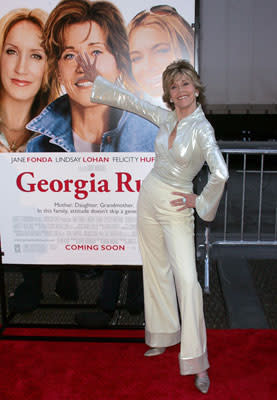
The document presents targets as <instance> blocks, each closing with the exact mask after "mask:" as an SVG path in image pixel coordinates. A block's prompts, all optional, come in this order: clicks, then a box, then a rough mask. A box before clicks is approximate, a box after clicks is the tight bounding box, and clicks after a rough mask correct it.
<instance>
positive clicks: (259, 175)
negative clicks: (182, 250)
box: [199, 144, 277, 293]
mask: <svg viewBox="0 0 277 400" xmlns="http://www.w3.org/2000/svg"><path fill="white" fill-rule="evenodd" d="M245 145H246V146H247V144H244V146H245ZM246 146H245V148H228V147H223V148H221V151H222V153H223V155H224V158H225V161H226V164H227V166H228V170H229V175H230V176H229V180H228V182H227V185H226V189H225V193H224V195H223V198H222V200H221V203H220V206H219V209H218V213H217V217H216V219H215V221H214V222H213V223H211V224H209V225H206V226H205V228H204V231H205V243H204V244H200V245H199V247H202V248H204V250H205V254H204V266H205V273H204V291H205V293H209V292H210V289H209V279H210V278H209V265H210V261H211V250H212V249H213V248H214V247H215V246H234V247H235V246H238V247H241V246H247V247H248V248H249V246H250V247H251V249H255V248H257V247H260V246H263V247H265V246H271V247H272V246H277V179H276V178H277V148H270V146H268V147H266V148H247V147H246ZM248 146H249V147H251V146H250V145H248ZM273 147H276V146H273ZM273 248H274V249H277V247H273ZM245 249H246V247H245Z"/></svg>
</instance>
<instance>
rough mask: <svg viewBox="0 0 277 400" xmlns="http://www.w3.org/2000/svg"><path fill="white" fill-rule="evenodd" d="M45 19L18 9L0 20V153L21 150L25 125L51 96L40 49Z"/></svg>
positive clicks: (36, 12)
mask: <svg viewBox="0 0 277 400" xmlns="http://www.w3.org/2000/svg"><path fill="white" fill-rule="evenodd" d="M46 19H47V13H46V12H44V11H43V10H40V9H34V10H29V9H27V8H21V9H16V10H12V11H10V12H9V13H8V14H6V15H5V16H3V17H2V18H1V20H0V152H18V151H25V148H26V144H27V142H28V140H29V139H31V136H32V135H31V133H30V131H28V129H26V124H27V122H29V121H30V120H31V119H32V118H33V117H35V116H36V115H37V114H39V112H40V111H41V110H42V108H43V107H44V106H46V105H47V104H48V102H49V100H51V99H53V98H54V96H55V93H54V91H53V90H51V85H50V84H49V82H48V73H47V59H46V55H45V52H44V49H43V48H42V46H41V40H42V30H43V26H44V23H45V21H46ZM15 115H16V118H15Z"/></svg>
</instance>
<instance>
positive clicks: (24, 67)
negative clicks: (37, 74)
mask: <svg viewBox="0 0 277 400" xmlns="http://www.w3.org/2000/svg"><path fill="white" fill-rule="evenodd" d="M27 71H28V61H27V57H26V56H25V55H24V54H19V56H18V59H17V63H16V72H17V73H19V74H25V73H27Z"/></svg>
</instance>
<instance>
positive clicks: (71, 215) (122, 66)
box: [0, 0, 195, 265]
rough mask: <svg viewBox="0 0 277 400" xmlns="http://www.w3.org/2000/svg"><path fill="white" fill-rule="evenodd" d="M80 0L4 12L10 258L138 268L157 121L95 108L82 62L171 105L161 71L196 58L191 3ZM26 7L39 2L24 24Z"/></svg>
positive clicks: (2, 224) (3, 134)
mask: <svg viewBox="0 0 277 400" xmlns="http://www.w3.org/2000/svg"><path fill="white" fill-rule="evenodd" d="M80 3H82V2H79V1H76V2H75V1H71V0H68V1H65V2H61V3H59V2H58V1H54V0H53V1H52V0H49V1H47V0H40V1H37V0H36V1H34V0H28V1H24V0H11V1H10V2H8V3H6V4H5V5H2V7H1V12H0V16H1V17H2V19H1V21H2V22H1V23H0V29H1V30H2V32H1V38H2V39H1V40H2V43H1V44H0V47H1V54H0V57H1V59H0V61H1V77H0V78H1V82H0V84H1V85H0V90H1V96H0V98H1V104H0V113H1V114H0V165H1V167H0V168H1V171H2V172H1V187H2V188H5V189H4V190H2V193H5V195H4V196H3V195H2V196H1V207H0V209H1V211H0V213H1V215H0V218H1V219H0V228H1V231H0V232H1V246H2V250H3V251H4V256H3V262H4V263H18V264H30V263H31V264H51V263H54V264H76V265H77V264H78V265H80V264H90V265H91V264H92V265H93V264H97V265H107V264H109V265H110V264H113V265H116V264H118V265H119V264H120V265H140V264H141V260H140V256H139V251H138V246H137V240H136V202H137V197H138V193H139V189H140V185H141V182H142V180H143V179H144V177H145V176H146V175H147V174H148V172H149V171H150V169H151V167H152V165H153V162H154V141H155V137H156V135H157V132H158V128H157V126H155V125H153V124H152V123H151V122H149V121H148V120H145V119H144V118H143V117H142V116H139V115H136V114H134V113H131V112H127V111H124V110H119V109H118V108H117V107H112V106H109V105H102V104H95V103H92V102H91V100H90V93H91V89H92V85H93V83H92V82H90V81H88V80H87V79H85V78H84V73H83V70H82V68H81V67H80V65H79V64H78V63H77V62H76V59H77V57H78V54H81V55H83V56H84V57H88V59H89V60H90V62H91V63H93V62H94V60H96V68H97V72H98V74H99V75H101V76H103V77H104V78H105V79H106V80H107V81H109V82H111V83H113V84H115V85H116V86H117V87H123V88H126V89H127V90H129V91H130V92H131V93H133V94H135V95H136V96H137V97H139V98H141V99H143V100H146V101H149V102H151V103H152V104H155V105H156V106H160V107H164V108H166V105H165V104H164V103H163V101H162V79H161V76H162V72H163V70H164V69H165V67H166V66H167V65H168V64H169V63H170V62H172V61H173V60H176V59H179V58H185V59H187V60H189V61H190V62H191V63H192V64H194V60H195V56H194V49H195V43H194V37H195V35H194V23H195V1H194V0H193V1H192V0H187V1H170V3H169V4H166V5H160V4H159V3H157V2H155V1H140V2H129V1H124V0H117V1H113V2H110V3H108V2H97V1H96V2H91V3H92V7H91V8H90V9H89V11H88V9H87V8H86V7H85V6H84V5H82V4H81V6H82V7H83V8H82V7H81V6H80ZM22 7H27V8H28V9H33V8H34V9H35V10H33V11H32V13H31V14H32V18H33V20H32V21H30V20H29V22H26V21H25V22H24V21H22V17H21V16H20V15H21V14H22V13H24V12H25V13H26V10H25V11H22V10H18V8H22ZM16 9H17V11H14V10H16ZM20 13H21V14H20ZM86 13H87V14H86ZM7 14H8V16H7ZM16 18H17V19H16ZM15 20H16V21H19V22H12V21H15ZM42 29H45V33H44V36H43V37H44V41H43V43H42V42H41V38H42ZM45 49H46V53H47V57H46V53H45ZM11 104H12V106H11ZM11 107H13V109H12V112H11ZM11 115H13V118H14V119H13V118H11ZM12 121H14V124H13V123H12ZM20 122H21V123H22V124H23V122H24V124H25V122H26V124H25V125H24V129H22V126H20ZM12 125H13V126H12ZM3 171H5V173H4V172H3Z"/></svg>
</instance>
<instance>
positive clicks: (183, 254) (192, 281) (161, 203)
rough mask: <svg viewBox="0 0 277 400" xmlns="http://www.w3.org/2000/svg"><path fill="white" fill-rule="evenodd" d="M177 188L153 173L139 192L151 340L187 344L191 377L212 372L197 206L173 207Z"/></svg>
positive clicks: (184, 361)
mask: <svg viewBox="0 0 277 400" xmlns="http://www.w3.org/2000/svg"><path fill="white" fill-rule="evenodd" d="M172 191H174V187H173V186H171V185H168V184H166V183H164V182H162V181H161V180H160V179H158V178H157V177H156V176H155V175H153V174H149V175H148V176H147V178H146V179H145V180H144V182H143V185H142V188H141V191H140V195H139V201H138V240H139V247H140V252H141V256H142V260H143V288H144V304H145V342H146V344H148V345H149V346H150V347H168V346H173V345H175V344H177V343H179V342H181V346H180V354H179V365H180V373H181V374H182V375H187V374H194V373H198V372H201V371H204V370H206V369H207V368H208V367H209V363H208V358H207V343H206V328H205V321H204V315H203V300H202V290H201V287H200V285H199V282H198V280H197V273H196V268H195V250H194V215H193V209H191V208H187V209H185V210H183V211H180V212H178V211H176V209H175V208H174V207H172V206H171V205H170V200H171V199H172V198H173V195H172ZM177 299H178V300H177ZM179 313H180V316H181V321H182V324H181V326H180V321H179Z"/></svg>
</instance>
